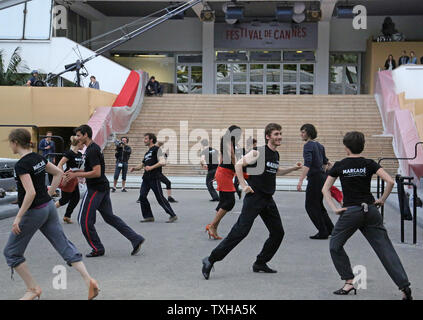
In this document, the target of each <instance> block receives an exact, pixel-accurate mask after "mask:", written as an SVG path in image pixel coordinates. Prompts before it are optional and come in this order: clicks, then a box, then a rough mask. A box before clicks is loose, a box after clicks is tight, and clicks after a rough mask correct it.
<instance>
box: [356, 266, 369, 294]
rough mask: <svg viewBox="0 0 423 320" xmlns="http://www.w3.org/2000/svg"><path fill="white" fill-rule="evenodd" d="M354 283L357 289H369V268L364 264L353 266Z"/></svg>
mask: <svg viewBox="0 0 423 320" xmlns="http://www.w3.org/2000/svg"><path fill="white" fill-rule="evenodd" d="M353 273H354V275H355V277H354V282H353V283H354V284H355V285H356V286H355V287H356V289H363V290H366V289H367V268H366V267H365V266H363V265H357V266H354V268H353Z"/></svg>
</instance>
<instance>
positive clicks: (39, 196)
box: [3, 129, 99, 300]
mask: <svg viewBox="0 0 423 320" xmlns="http://www.w3.org/2000/svg"><path fill="white" fill-rule="evenodd" d="M8 140H9V145H10V148H11V149H12V151H13V153H14V154H19V156H20V160H19V161H18V162H17V163H16V165H15V175H16V184H17V187H18V203H19V212H18V214H17V216H16V218H15V220H14V222H13V226H12V233H11V234H10V236H9V240H8V242H7V244H6V247H5V249H4V251H3V252H4V255H5V257H6V261H7V264H8V265H9V267H10V268H12V275H13V270H16V272H17V273H18V274H19V275H20V276H21V278H22V279H23V280H24V282H25V284H26V286H27V291H26V293H25V295H24V296H23V297H22V298H21V299H22V300H34V299H35V298H40V295H41V288H40V287H39V286H38V285H37V283H36V282H35V280H34V278H32V275H31V274H30V272H29V269H28V266H27V264H26V262H25V258H24V253H25V250H26V247H27V246H28V244H29V242H30V240H31V238H32V236H33V235H34V234H35V232H37V231H38V230H40V231H41V233H43V235H44V236H45V237H46V238H47V239H48V240H49V241H50V243H51V244H52V245H53V246H54V248H55V249H56V250H57V252H58V253H59V254H60V255H61V256H62V258H63V259H64V260H65V261H66V263H67V264H68V265H69V266H73V267H75V269H77V270H78V272H79V273H80V274H81V276H82V277H83V279H84V280H85V282H86V284H87V287H88V288H89V293H88V299H93V298H94V297H95V296H97V294H98V291H99V289H98V284H97V281H96V280H94V279H93V278H91V276H90V275H89V274H88V272H87V269H86V268H85V265H84V264H83V262H82V255H81V254H80V253H79V251H78V250H77V249H76V247H75V246H74V245H73V244H72V242H70V241H69V240H68V239H67V238H66V236H65V234H64V232H63V229H62V226H61V225H60V223H59V219H58V216H57V211H56V207H55V205H54V203H53V201H52V200H51V196H52V195H53V193H54V192H55V190H56V188H57V186H58V185H59V182H60V179H61V177H62V174H63V173H62V171H61V170H60V169H59V168H57V167H56V166H55V165H53V164H52V163H50V162H48V161H47V160H46V159H45V158H44V157H42V156H41V155H39V154H37V153H34V152H32V150H31V147H32V144H31V134H30V133H29V132H28V131H27V130H25V129H15V130H12V131H11V132H10V134H9V139H8ZM46 172H47V173H49V174H51V175H52V176H53V180H52V183H51V186H50V190H47V186H46V183H45V175H46Z"/></svg>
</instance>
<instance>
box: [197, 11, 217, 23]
mask: <svg viewBox="0 0 423 320" xmlns="http://www.w3.org/2000/svg"><path fill="white" fill-rule="evenodd" d="M214 19H215V14H214V11H213V10H211V9H204V10H202V11H201V13H200V20H201V21H203V22H211V21H214Z"/></svg>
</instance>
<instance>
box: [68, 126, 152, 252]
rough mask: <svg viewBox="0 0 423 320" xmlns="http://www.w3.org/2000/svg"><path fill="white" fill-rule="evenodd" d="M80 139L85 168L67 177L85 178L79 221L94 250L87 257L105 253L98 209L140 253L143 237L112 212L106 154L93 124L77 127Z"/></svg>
mask: <svg viewBox="0 0 423 320" xmlns="http://www.w3.org/2000/svg"><path fill="white" fill-rule="evenodd" d="M75 133H76V136H77V137H78V140H79V141H80V142H81V143H82V144H84V145H86V146H87V149H86V150H85V162H84V171H85V172H83V171H76V172H72V171H70V170H69V171H67V172H66V173H65V175H66V178H65V180H66V179H67V180H70V179H72V178H75V177H81V178H85V179H86V181H87V191H86V192H85V195H84V198H83V200H82V204H81V208H80V210H79V216H78V218H79V219H78V221H79V224H80V225H81V229H82V233H83V234H84V237H85V239H86V240H87V242H88V244H89V246H90V247H91V248H92V251H91V252H90V253H89V254H87V255H86V257H88V258H93V257H99V256H102V255H104V251H105V249H104V246H103V244H102V243H101V240H100V238H99V236H98V234H97V231H96V229H95V226H94V224H95V221H96V215H97V213H96V211H97V210H98V211H99V212H100V214H101V216H102V217H103V219H104V221H105V222H106V223H107V224H109V225H111V226H112V227H114V228H115V229H116V230H117V231H119V232H120V233H121V234H122V235H123V236H124V237H125V238H127V239H128V240H129V241H130V242H131V244H132V247H133V250H132V252H131V255H135V254H137V253H138V252H139V251H140V249H141V245H142V243H143V242H144V240H145V239H144V238H143V237H142V236H141V235H139V234H137V233H136V232H135V231H134V230H132V229H131V228H130V227H129V226H128V225H127V224H126V223H125V222H124V221H123V220H122V219H121V218H119V217H118V216H116V215H114V214H113V209H112V202H111V200H110V184H109V180H107V178H106V176H105V174H104V172H105V165H104V156H103V153H102V152H101V149H100V147H99V146H98V144H96V143H95V142H94V141H93V140H92V135H93V131H92V129H91V127H90V126H88V125H86V124H84V125H81V126H80V127H78V128H76V129H75Z"/></svg>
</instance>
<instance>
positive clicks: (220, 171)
mask: <svg viewBox="0 0 423 320" xmlns="http://www.w3.org/2000/svg"><path fill="white" fill-rule="evenodd" d="M240 138H241V128H240V127H238V126H235V125H232V126H230V127H229V128H228V130H226V133H225V134H224V135H223V137H222V138H221V140H220V153H221V159H220V164H219V167H218V168H217V170H216V174H215V180H216V182H217V191H219V199H220V200H219V204H218V205H217V208H216V217H215V218H214V220H213V222H212V223H211V224H208V225H207V226H206V231H207V232H208V234H209V238H213V239H216V240H220V239H222V238H221V237H219V236H218V234H217V227H218V226H219V223H220V220H222V218H223V217H224V216H225V214H226V213H227V212H228V211H231V210H232V209H233V207H234V206H235V191H236V190H235V186H234V183H233V179H234V176H235V162H236V159H235V146H236V145H237V143H238V141H239V140H240Z"/></svg>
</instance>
